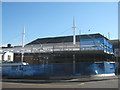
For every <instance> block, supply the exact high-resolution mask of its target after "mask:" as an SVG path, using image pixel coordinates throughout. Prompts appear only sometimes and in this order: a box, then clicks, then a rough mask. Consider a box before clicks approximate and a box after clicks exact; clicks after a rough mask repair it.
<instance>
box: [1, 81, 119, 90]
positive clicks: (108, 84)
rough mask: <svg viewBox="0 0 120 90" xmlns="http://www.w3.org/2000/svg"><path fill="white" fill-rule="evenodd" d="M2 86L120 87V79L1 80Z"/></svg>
mask: <svg viewBox="0 0 120 90" xmlns="http://www.w3.org/2000/svg"><path fill="white" fill-rule="evenodd" d="M1 83H2V88H118V79H111V80H103V81H89V82H57V83H55V82H54V83H20V82H19V83H18V82H1Z"/></svg>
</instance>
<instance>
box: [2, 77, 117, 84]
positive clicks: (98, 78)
mask: <svg viewBox="0 0 120 90" xmlns="http://www.w3.org/2000/svg"><path fill="white" fill-rule="evenodd" d="M111 79H118V76H109V77H89V78H88V77H87V78H75V79H68V80H64V79H62V80H31V79H2V80H0V81H2V82H18V83H19V82H20V83H21V82H22V83H55V82H90V81H102V80H111Z"/></svg>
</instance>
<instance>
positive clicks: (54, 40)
mask: <svg viewBox="0 0 120 90" xmlns="http://www.w3.org/2000/svg"><path fill="white" fill-rule="evenodd" d="M92 38H105V39H107V38H106V37H104V36H103V35H101V34H99V33H97V34H86V35H76V42H79V41H80V39H92ZM72 41H73V36H62V37H48V38H38V39H36V40H34V41H32V42H30V43H28V44H27V45H33V44H49V43H64V42H72Z"/></svg>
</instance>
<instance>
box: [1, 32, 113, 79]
mask: <svg viewBox="0 0 120 90" xmlns="http://www.w3.org/2000/svg"><path fill="white" fill-rule="evenodd" d="M73 39H74V37H73V36H63V37H51V38H39V39H36V40H34V41H32V42H30V43H28V44H27V45H25V47H24V48H23V47H13V48H12V47H11V48H7V49H4V51H5V50H6V51H7V50H8V51H9V52H10V51H12V52H14V59H13V62H14V63H15V62H16V63H18V62H21V57H22V56H23V52H24V58H23V61H22V62H26V63H28V64H29V65H25V66H24V65H22V66H21V65H19V66H18V65H17V66H7V67H6V66H4V67H3V68H2V69H3V76H9V77H55V76H57V77H59V76H67V77H71V76H76V75H77V76H91V75H105V74H107V75H115V62H114V61H115V57H114V52H113V47H112V45H111V44H110V43H109V42H108V39H107V38H106V37H104V36H103V35H101V34H99V33H98V34H87V35H76V36H75V39H74V40H73ZM21 53H22V54H21ZM11 67H12V68H11ZM13 73H14V74H13Z"/></svg>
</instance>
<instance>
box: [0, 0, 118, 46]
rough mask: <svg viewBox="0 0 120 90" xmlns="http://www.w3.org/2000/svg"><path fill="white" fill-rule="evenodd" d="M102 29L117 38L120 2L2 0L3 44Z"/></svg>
mask: <svg viewBox="0 0 120 90" xmlns="http://www.w3.org/2000/svg"><path fill="white" fill-rule="evenodd" d="M73 17H74V18H75V22H76V34H82V35H83V34H94V33H101V34H102V35H104V36H106V37H108V32H109V33H110V39H117V38H118V3H117V2H3V3H2V44H3V45H5V44H8V43H10V44H12V45H21V44H22V31H23V27H24V26H25V28H26V31H25V44H27V43H29V42H31V41H33V40H35V39H37V38H46V37H59V36H69V35H72V33H73V30H72V26H73Z"/></svg>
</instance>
